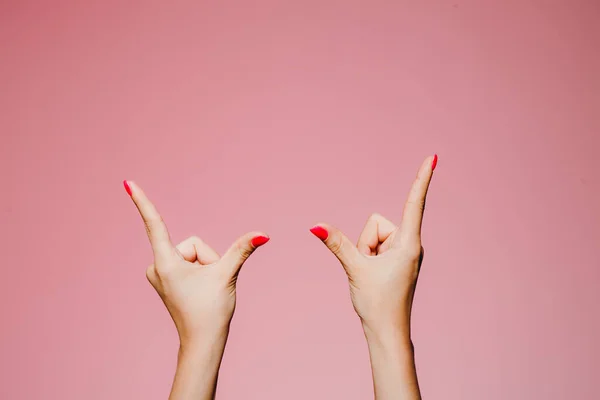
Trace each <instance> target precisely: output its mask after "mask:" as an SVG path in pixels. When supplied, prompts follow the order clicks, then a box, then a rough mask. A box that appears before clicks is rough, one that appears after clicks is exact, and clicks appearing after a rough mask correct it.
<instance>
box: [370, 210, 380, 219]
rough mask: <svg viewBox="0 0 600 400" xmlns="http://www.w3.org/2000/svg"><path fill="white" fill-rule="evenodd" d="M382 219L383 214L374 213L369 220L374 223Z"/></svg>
mask: <svg viewBox="0 0 600 400" xmlns="http://www.w3.org/2000/svg"><path fill="white" fill-rule="evenodd" d="M378 219H381V214H379V213H378V212H374V213H372V214H371V216H370V217H369V220H371V221H373V220H375V221H376V220H378Z"/></svg>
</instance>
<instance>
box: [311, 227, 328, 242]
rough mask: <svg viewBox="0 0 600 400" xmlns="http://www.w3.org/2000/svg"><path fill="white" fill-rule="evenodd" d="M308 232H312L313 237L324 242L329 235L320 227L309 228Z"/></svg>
mask: <svg viewBox="0 0 600 400" xmlns="http://www.w3.org/2000/svg"><path fill="white" fill-rule="evenodd" d="M310 231H311V232H312V234H313V235H315V236H316V237H318V238H319V239H321V240H326V239H327V237H328V236H329V233H328V232H327V231H326V230H325V228H322V227H320V226H314V227H312V228H310Z"/></svg>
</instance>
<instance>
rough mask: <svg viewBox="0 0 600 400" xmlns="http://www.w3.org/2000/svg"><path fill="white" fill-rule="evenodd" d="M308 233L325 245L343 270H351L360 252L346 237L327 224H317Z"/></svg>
mask: <svg viewBox="0 0 600 400" xmlns="http://www.w3.org/2000/svg"><path fill="white" fill-rule="evenodd" d="M310 231H311V232H312V234H313V235H315V236H316V237H318V238H319V239H321V240H322V241H323V243H325V246H327V248H328V249H329V250H330V251H331V252H332V253H333V254H334V255H335V256H336V257H337V258H338V260H340V262H341V263H342V265H343V266H344V268H346V269H347V268H351V267H352V266H353V265H354V264H355V262H356V261H357V260H358V258H359V257H360V256H361V254H360V252H359V251H358V249H357V248H356V246H354V244H353V243H352V242H351V241H350V239H348V237H347V236H346V235H344V234H343V233H342V231H340V230H339V229H337V228H334V227H333V226H331V225H328V224H322V223H320V224H317V225H315V226H313V227H312V228H311V229H310Z"/></svg>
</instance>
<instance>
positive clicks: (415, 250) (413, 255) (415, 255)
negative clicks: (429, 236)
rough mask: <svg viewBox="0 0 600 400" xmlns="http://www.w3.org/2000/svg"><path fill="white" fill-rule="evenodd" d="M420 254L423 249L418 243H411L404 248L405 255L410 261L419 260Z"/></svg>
mask: <svg viewBox="0 0 600 400" xmlns="http://www.w3.org/2000/svg"><path fill="white" fill-rule="evenodd" d="M422 252H423V247H422V246H421V243H419V242H415V243H412V244H410V245H408V246H407V247H406V255H407V256H408V257H409V258H410V259H411V260H418V259H420V258H421V254H422Z"/></svg>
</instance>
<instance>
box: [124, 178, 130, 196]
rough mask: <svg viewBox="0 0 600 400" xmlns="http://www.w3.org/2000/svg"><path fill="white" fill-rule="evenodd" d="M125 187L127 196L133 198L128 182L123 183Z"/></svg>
mask: <svg viewBox="0 0 600 400" xmlns="http://www.w3.org/2000/svg"><path fill="white" fill-rule="evenodd" d="M123 186H125V191H126V192H127V194H128V195H130V196H131V188H130V187H129V184H128V183H127V181H123Z"/></svg>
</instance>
